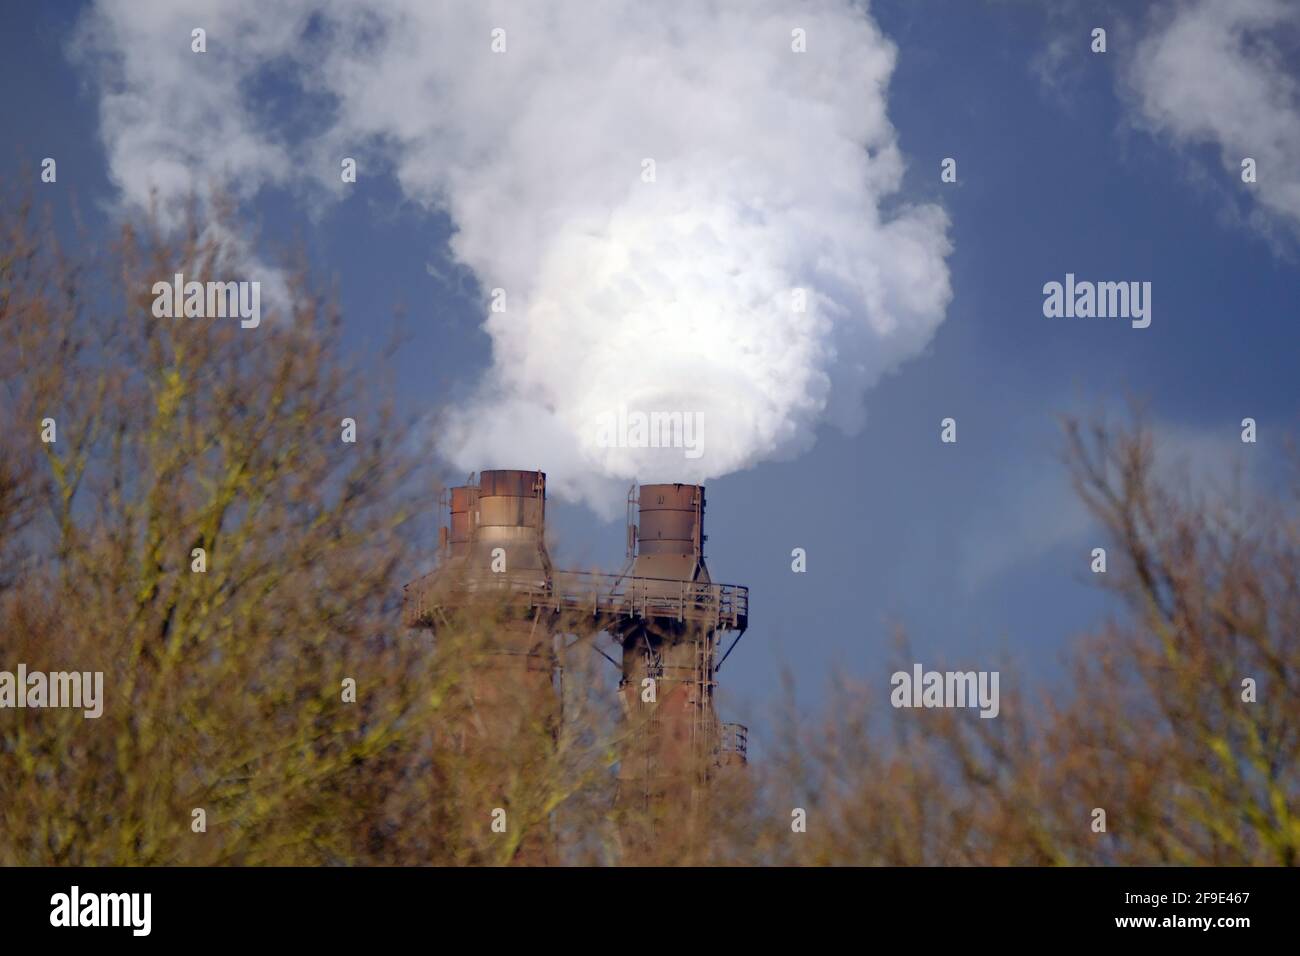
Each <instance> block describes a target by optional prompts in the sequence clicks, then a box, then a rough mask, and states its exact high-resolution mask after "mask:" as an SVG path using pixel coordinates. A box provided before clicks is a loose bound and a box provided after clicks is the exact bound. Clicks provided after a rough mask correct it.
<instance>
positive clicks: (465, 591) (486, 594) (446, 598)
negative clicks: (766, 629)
mask: <svg viewBox="0 0 1300 956" xmlns="http://www.w3.org/2000/svg"><path fill="white" fill-rule="evenodd" d="M445 501H446V504H447V506H448V509H449V523H448V526H447V527H445V528H443V529H442V532H441V541H440V548H439V551H440V556H439V564H438V567H437V568H436V569H435V570H434V571H433V572H431V573H430V574H428V575H426V576H424V577H423V578H420V579H419V580H417V581H414V582H412V583H411V584H408V585H407V586H406V589H405V595H404V608H405V616H406V621H407V624H408V625H410V626H412V627H419V628H431V629H433V630H434V631H435V633H436V632H437V631H439V630H440V629H443V628H445V627H447V626H448V625H451V624H452V623H454V622H456V621H457V620H464V615H465V613H466V612H467V611H469V610H470V609H472V608H475V607H482V605H483V603H484V600H485V599H488V600H491V601H494V602H495V603H496V604H497V605H498V606H500V607H503V608H504V609H505V613H504V615H503V617H502V618H501V619H500V620H498V621H496V622H494V623H493V625H492V634H491V638H490V641H489V647H488V653H487V654H486V655H484V656H483V659H482V664H481V665H480V666H479V674H480V675H481V679H476V680H475V681H474V686H473V690H472V693H473V696H474V703H475V707H476V710H477V712H478V723H477V727H478V729H479V731H480V732H479V734H478V743H475V742H470V744H469V745H472V746H484V747H487V746H491V743H490V741H501V740H505V739H507V738H508V736H509V734H508V733H507V732H506V730H507V729H508V728H504V727H503V726H502V724H503V723H509V722H510V721H511V720H512V719H514V718H512V717H511V716H510V715H511V714H514V715H517V714H518V713H520V710H521V708H520V706H519V705H520V703H521V702H523V703H524V704H525V705H526V706H524V707H523V708H522V710H523V711H524V712H526V713H529V714H532V715H535V718H536V729H538V730H539V731H540V732H553V730H554V728H555V726H556V725H557V723H558V721H559V720H560V719H562V715H561V708H560V700H559V697H560V695H559V692H558V685H559V681H558V679H557V673H556V672H557V666H558V656H557V653H556V649H557V647H559V648H564V647H572V646H575V645H576V644H578V643H580V642H585V641H595V640H598V639H599V638H600V637H601V636H602V635H607V636H608V637H607V639H612V641H614V642H615V643H616V644H617V645H618V647H619V648H620V649H621V657H622V659H621V663H620V666H621V670H622V675H621V679H620V682H619V691H620V694H621V697H622V701H623V705H624V707H623V710H624V713H625V717H626V723H625V727H624V728H623V729H624V733H623V734H622V735H621V736H622V739H623V748H622V750H621V752H620V760H619V765H618V780H619V798H618V799H619V804H620V806H622V807H624V808H640V809H645V810H649V811H651V812H650V815H649V816H650V817H653V816H654V815H655V811H656V810H657V809H659V808H669V809H671V808H675V807H680V806H681V805H682V804H683V802H686V801H691V802H693V801H696V800H698V799H699V797H700V794H701V793H702V792H703V790H704V787H705V785H707V783H708V782H709V780H710V779H711V778H712V777H713V776H714V775H715V774H716V773H717V772H718V771H719V770H721V769H722V768H725V767H734V766H738V765H742V766H743V765H744V764H745V762H746V747H747V740H746V731H745V728H744V727H743V726H741V725H738V724H723V723H721V722H720V721H719V720H718V716H717V713H716V712H715V709H714V692H715V690H716V686H717V684H716V672H717V669H718V667H719V665H720V664H721V662H722V660H723V659H725V656H726V654H728V653H730V649H731V648H732V647H734V646H735V644H736V642H737V641H739V639H740V637H741V636H742V635H743V634H744V631H745V629H746V627H747V626H748V623H749V596H748V590H747V589H746V588H744V587H739V586H736V585H729V584H717V583H714V581H713V580H712V578H711V576H710V574H709V570H708V567H707V565H706V563H705V559H704V543H705V541H706V540H707V538H706V535H705V534H704V502H705V499H704V487H703V486H702V485H685V484H655V485H643V486H641V487H640V489H639V490H638V489H637V488H636V487H635V486H634V487H633V489H632V490H631V491H630V492H629V495H628V538H627V557H628V561H627V564H626V565H625V566H624V568H623V569H622V570H621V571H620V572H618V573H595V572H583V571H567V570H560V569H557V568H555V567H554V566H553V565H552V563H551V559H550V556H549V553H548V551H547V547H546V476H545V475H544V474H543V473H542V472H540V471H484V472H482V473H481V474H480V475H479V476H478V479H477V481H475V480H474V478H473V476H471V478H470V480H469V481H468V482H467V483H466V484H465V485H463V486H460V487H457V488H452V489H450V490H449V492H448V493H447V495H446V498H445ZM728 638H729V639H730V641H729V645H728V646H727V648H726V649H725V650H724V649H723V646H722V645H723V641H724V640H726V639H728ZM720 652H721V653H720ZM602 654H603V652H602ZM605 656H607V657H608V655H605ZM513 730H515V731H517V730H518V726H517V724H516V725H514V726H513ZM641 816H642V818H645V817H646V815H645V814H642V815H641ZM649 838H653V835H652V834H651V835H649Z"/></svg>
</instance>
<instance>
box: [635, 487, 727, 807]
mask: <svg viewBox="0 0 1300 956" xmlns="http://www.w3.org/2000/svg"><path fill="white" fill-rule="evenodd" d="M629 500H630V504H633V505H635V507H636V511H637V518H638V520H637V522H636V523H635V524H632V523H630V526H629V534H628V540H629V545H630V547H631V549H632V558H633V561H632V567H631V581H630V583H629V590H630V592H631V593H632V594H633V595H634V603H635V604H637V605H638V607H639V612H640V613H638V614H637V615H635V616H630V617H627V618H624V619H623V620H620V621H618V622H616V624H615V626H614V627H612V628H611V633H613V634H614V635H615V637H616V638H617V640H618V641H619V643H620V644H621V645H622V648H623V660H622V669H623V676H622V680H621V682H620V685H619V686H620V691H621V693H622V694H623V700H624V708H625V711H626V713H627V716H628V721H629V724H630V726H631V729H632V735H631V737H632V739H631V744H630V746H629V748H628V752H627V754H626V756H625V757H624V759H623V760H622V761H621V762H620V765H619V780H620V799H621V800H622V801H623V802H624V804H625V805H641V806H643V807H646V808H649V809H654V808H655V806H656V805H672V804H677V803H679V802H680V801H681V800H684V799H686V798H688V797H689V795H690V794H691V792H692V791H693V790H694V788H696V787H698V786H699V785H700V784H702V783H704V782H706V781H707V780H708V778H709V777H710V776H711V775H712V774H713V772H714V771H715V769H716V768H717V767H719V766H721V765H735V764H737V763H743V762H744V758H745V754H744V741H745V734H744V730H743V728H739V726H738V725H723V724H721V723H720V722H719V721H718V717H717V713H716V712H715V710H714V691H715V689H716V686H717V684H716V680H715V673H716V670H717V652H718V646H719V641H720V639H721V637H722V635H723V634H724V633H726V632H727V631H732V630H734V631H736V632H737V638H736V639H737V640H738V639H739V635H740V634H743V633H744V630H745V628H746V627H747V626H748V598H747V595H746V593H745V591H744V589H743V588H733V587H730V586H726V585H716V584H714V583H713V582H712V580H711V578H710V576H709V569H708V566H707V565H706V563H705V560H704V542H705V541H706V540H707V536H706V535H705V534H704V502H705V498H704V486H703V485H686V484H655V485H642V486H641V488H640V492H639V494H634V495H632V496H629Z"/></svg>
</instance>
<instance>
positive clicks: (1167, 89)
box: [1125, 0, 1300, 232]
mask: <svg viewBox="0 0 1300 956" xmlns="http://www.w3.org/2000/svg"><path fill="white" fill-rule="evenodd" d="M1153 23H1154V25H1153V26H1152V28H1151V29H1150V30H1149V31H1147V32H1146V33H1145V35H1144V36H1143V37H1142V39H1141V41H1140V42H1139V43H1138V45H1137V47H1136V49H1135V50H1134V55H1133V60H1132V65H1131V67H1130V69H1129V70H1128V71H1127V72H1126V75H1125V79H1126V85H1127V87H1128V89H1129V91H1130V92H1131V94H1132V96H1133V100H1134V106H1135V108H1136V111H1137V115H1138V119H1139V122H1140V123H1141V124H1142V125H1144V126H1146V127H1147V128H1149V129H1151V130H1153V131H1155V132H1157V133H1160V134H1163V135H1166V136H1168V137H1170V138H1171V139H1172V140H1173V141H1175V142H1176V143H1179V144H1183V145H1191V144H1209V145H1212V146H1214V147H1216V148H1217V150H1218V152H1219V156H1220V159H1221V161H1222V164H1223V167H1224V169H1225V170H1226V171H1227V173H1228V175H1229V177H1230V180H1229V181H1230V182H1232V183H1235V184H1239V185H1240V186H1241V188H1242V189H1245V190H1248V191H1249V195H1250V196H1251V197H1253V198H1254V200H1255V202H1256V203H1258V211H1257V214H1256V218H1255V223H1256V225H1258V226H1260V227H1261V228H1264V229H1268V228H1269V227H1270V226H1271V225H1274V224H1276V223H1278V222H1282V223H1285V224H1287V225H1288V227H1289V228H1291V229H1294V230H1296V231H1297V232H1300V83H1297V77H1296V67H1297V59H1296V51H1297V49H1300V2H1297V0H1234V2H1231V3H1227V2H1220V0H1201V2H1194V3H1184V4H1181V5H1178V6H1173V7H1169V8H1166V9H1165V10H1164V11H1163V13H1161V14H1160V15H1159V16H1157V17H1156V18H1155V20H1154V21H1153ZM1245 157H1252V158H1254V159H1255V160H1256V162H1257V164H1258V182H1257V183H1255V184H1254V185H1245V184H1241V180H1240V173H1241V161H1242V159H1243V158H1245Z"/></svg>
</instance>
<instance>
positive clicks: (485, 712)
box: [405, 470, 560, 863]
mask: <svg viewBox="0 0 1300 956" xmlns="http://www.w3.org/2000/svg"><path fill="white" fill-rule="evenodd" d="M444 500H445V503H446V505H447V507H448V512H449V515H448V517H449V522H448V525H447V527H444V528H442V529H441V534H440V538H441V545H442V547H441V560H440V563H439V566H438V568H437V570H435V571H434V572H433V573H432V574H429V575H427V576H425V577H424V578H421V579H420V580H419V581H415V582H412V583H411V584H409V585H407V587H406V594H405V615H406V619H407V621H408V623H409V624H411V625H413V626H415V627H420V628H428V629H430V630H432V631H433V632H434V634H435V636H440V637H444V636H445V637H446V638H447V639H448V641H447V642H446V643H444V642H443V641H442V640H440V641H439V645H440V646H439V648H438V650H439V652H445V653H451V654H456V655H459V656H458V657H457V659H456V661H455V663H456V665H457V666H460V667H466V666H467V670H466V671H465V672H464V673H463V674H462V676H461V679H460V681H459V686H461V687H462V689H463V690H464V692H465V693H464V707H465V719H464V720H463V721H462V722H461V723H460V726H459V730H458V732H457V735H458V741H457V743H458V749H459V750H460V751H461V752H462V753H463V754H464V755H466V756H467V757H468V758H470V759H471V760H472V761H473V762H474V764H475V767H476V771H477V772H476V774H475V778H476V780H478V781H480V784H479V785H483V783H482V781H486V786H487V787H488V789H489V792H488V793H473V794H470V793H468V792H466V793H463V794H461V799H462V800H463V801H465V802H467V803H470V802H473V801H478V802H481V801H482V800H483V799H485V798H490V799H492V800H495V801H498V803H493V804H491V806H496V805H502V806H504V807H505V808H506V809H507V810H508V812H510V813H517V814H519V815H520V816H524V815H525V814H527V813H529V812H532V810H533V808H529V807H525V806H522V805H521V801H523V802H527V801H528V800H529V798H530V795H529V794H526V793H525V794H518V793H516V794H514V795H513V796H515V797H516V798H517V799H516V800H515V801H514V802H513V803H512V801H511V799H510V798H511V796H512V794H511V793H510V786H511V785H510V781H511V780H513V779H516V778H517V774H515V773H514V767H513V762H514V761H517V760H519V759H521V758H528V759H531V758H529V755H530V754H531V755H534V756H535V755H536V754H538V753H539V752H543V751H545V750H546V749H547V748H550V747H553V746H554V741H555V735H556V733H557V732H558V729H559V719H560V700H559V695H558V693H557V691H556V686H555V674H556V667H557V660H556V653H555V636H556V626H557V621H558V618H557V617H556V615H555V614H554V613H553V612H552V608H551V602H550V593H551V573H552V572H551V561H550V557H549V555H548V554H547V552H546V475H545V474H543V473H542V472H540V471H516V470H500V471H484V472H482V473H481V474H480V475H479V476H478V481H477V483H475V482H474V481H473V477H472V476H471V480H470V483H468V484H465V485H462V486H459V487H455V488H451V489H450V490H449V492H448V494H447V496H446V498H445V499H444ZM485 630H486V633H484V631H485ZM479 636H481V639H478V638H479ZM485 768H486V770H487V772H486V773H484V772H483V771H484V769H485ZM468 785H469V780H468V777H465V778H464V779H459V780H456V781H454V783H453V786H457V787H465V786H468ZM547 826H548V825H547V824H546V823H545V822H543V823H541V824H538V825H535V826H534V828H533V836H532V837H530V838H528V839H526V840H525V841H524V842H523V844H522V845H521V847H520V850H519V854H520V856H519V859H520V860H521V861H522V862H528V863H546V862H549V861H550V855H551V846H550V843H551V841H550V838H549V836H547V835H546V831H547Z"/></svg>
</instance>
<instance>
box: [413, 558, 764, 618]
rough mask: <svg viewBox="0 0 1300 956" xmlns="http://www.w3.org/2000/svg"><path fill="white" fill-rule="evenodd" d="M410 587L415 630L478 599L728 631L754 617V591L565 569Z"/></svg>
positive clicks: (437, 576)
mask: <svg viewBox="0 0 1300 956" xmlns="http://www.w3.org/2000/svg"><path fill="white" fill-rule="evenodd" d="M403 590H404V594H403V610H404V616H405V618H406V621H407V624H408V625H410V626H413V627H422V626H423V627H427V626H431V625H433V624H434V623H435V622H436V619H437V617H438V615H439V614H445V613H448V612H450V611H453V610H456V609H459V608H463V607H466V606H468V605H470V604H472V603H474V602H476V601H482V602H492V601H503V602H505V603H509V604H523V605H526V606H528V607H529V608H546V609H549V610H551V611H554V612H556V613H560V612H567V613H571V614H573V613H582V614H590V615H592V616H594V617H601V618H615V619H616V618H659V619H669V620H675V621H679V622H683V623H691V624H705V625H709V626H711V627H713V628H715V629H728V630H740V629H743V628H745V627H746V626H747V625H748V619H749V589H748V588H745V587H741V586H740V585H735V584H713V583H703V582H698V581H674V580H672V579H668V578H645V577H635V576H633V575H629V574H603V573H600V572H596V571H557V572H555V573H554V574H553V575H552V576H551V578H550V580H549V581H548V580H547V579H546V578H545V577H544V576H542V575H541V573H540V572H519V573H513V574H512V573H502V574H491V573H477V574H472V575H467V574H463V573H457V570H456V569H448V570H446V571H434V572H432V573H431V574H426V575H425V576H424V577H422V578H418V579H417V580H415V581H412V582H411V583H410V584H408V585H406V587H405V588H404V589H403Z"/></svg>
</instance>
